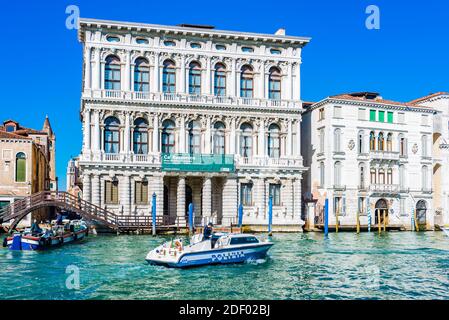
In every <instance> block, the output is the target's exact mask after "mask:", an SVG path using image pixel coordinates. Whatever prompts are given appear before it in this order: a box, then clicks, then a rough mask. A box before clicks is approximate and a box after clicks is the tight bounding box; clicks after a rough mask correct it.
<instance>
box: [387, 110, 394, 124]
mask: <svg viewBox="0 0 449 320" xmlns="http://www.w3.org/2000/svg"><path fill="white" fill-rule="evenodd" d="M387 122H388V123H393V112H388V114H387Z"/></svg>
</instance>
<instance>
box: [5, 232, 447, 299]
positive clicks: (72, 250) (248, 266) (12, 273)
mask: <svg viewBox="0 0 449 320" xmlns="http://www.w3.org/2000/svg"><path fill="white" fill-rule="evenodd" d="M167 240H168V238H162V237H152V236H97V237H89V239H88V240H87V241H86V242H84V243H83V244H73V245H67V246H64V247H61V248H58V249H55V250H51V251H44V252H11V251H9V250H6V249H4V250H0V286H1V288H2V290H1V291H0V299H187V300H189V299H190V300H193V299H449V291H448V290H447V288H448V286H449V273H448V272H447V270H449V238H447V237H446V236H445V235H444V233H442V232H428V233H412V232H410V233H408V232H407V233H383V234H382V235H381V236H379V235H378V234H377V233H362V234H359V235H357V234H355V233H338V234H335V233H331V234H329V237H328V238H327V239H324V236H323V234H275V235H274V237H273V238H272V240H273V242H274V243H275V245H274V246H273V248H272V249H271V250H270V252H269V257H267V259H265V260H263V261H258V262H257V263H245V264H239V265H224V266H206V267H200V268H192V269H187V270H179V269H168V268H164V267H158V266H150V265H148V264H147V263H146V262H145V255H146V253H147V252H148V250H149V249H150V248H154V247H156V246H157V245H158V244H161V243H162V242H164V241H167ZM76 268H77V269H76ZM67 270H76V273H74V272H67ZM74 275H76V277H77V278H76V279H73V276H74ZM68 277H71V278H70V279H68ZM74 280H76V281H74ZM67 283H72V284H73V283H76V284H77V285H76V286H73V285H70V286H67Z"/></svg>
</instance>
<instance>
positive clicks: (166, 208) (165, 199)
mask: <svg viewBox="0 0 449 320" xmlns="http://www.w3.org/2000/svg"><path fill="white" fill-rule="evenodd" d="M168 201H169V197H168V187H167V186H164V208H163V210H164V216H168V215H169V214H170V213H169V212H168V203H169V202H168Z"/></svg>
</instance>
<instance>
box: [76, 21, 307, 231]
mask: <svg viewBox="0 0 449 320" xmlns="http://www.w3.org/2000/svg"><path fill="white" fill-rule="evenodd" d="M79 40H80V41H81V42H82V43H83V52H84V55H83V56H84V64H83V86H82V88H83V89H82V102H81V116H82V123H83V149H82V154H81V155H80V157H79V167H80V171H81V174H82V186H83V197H84V199H85V200H87V201H91V202H93V203H94V204H96V205H100V206H102V207H105V208H107V209H108V210H112V211H114V212H116V213H119V214H123V215H130V214H131V215H149V214H150V207H151V205H150V202H151V195H152V194H153V193H155V194H156V195H157V214H158V215H164V216H166V217H170V218H167V219H168V220H170V219H174V218H176V217H178V218H179V219H180V220H181V221H184V219H185V217H186V213H187V206H188V204H189V203H193V204H194V206H195V214H196V216H197V217H202V218H204V219H201V220H202V221H203V222H204V220H212V221H214V222H215V223H218V224H222V225H229V224H230V223H231V222H232V221H234V222H236V217H237V208H238V205H239V204H240V203H241V204H243V206H244V224H247V225H255V226H257V225H265V226H266V224H267V211H268V199H269V196H270V195H272V196H273V204H274V215H273V216H274V217H273V223H274V225H277V226H278V228H280V226H284V227H285V226H287V227H289V228H293V229H294V228H296V229H299V227H300V226H301V225H302V224H303V221H302V220H301V217H300V214H301V205H302V204H301V196H302V192H301V179H302V173H303V171H305V168H304V166H303V160H302V157H301V153H300V151H301V149H300V140H301V139H300V123H301V113H302V104H301V96H300V66H301V51H302V48H303V47H304V46H305V45H306V44H307V43H308V42H309V39H308V38H301V37H293V36H287V35H285V30H283V29H280V30H278V32H276V34H274V35H268V34H254V33H246V32H233V31H221V30H215V29H214V28H213V27H208V26H193V25H181V26H161V25H150V24H137V23H127V22H113V21H100V20H92V19H80V28H79Z"/></svg>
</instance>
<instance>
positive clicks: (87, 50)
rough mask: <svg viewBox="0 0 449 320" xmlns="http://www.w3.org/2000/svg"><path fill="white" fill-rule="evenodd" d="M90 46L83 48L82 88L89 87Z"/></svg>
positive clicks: (86, 88)
mask: <svg viewBox="0 0 449 320" xmlns="http://www.w3.org/2000/svg"><path fill="white" fill-rule="evenodd" d="M90 57H91V48H90V47H87V46H86V48H85V50H84V90H89V89H90V88H91V61H90Z"/></svg>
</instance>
